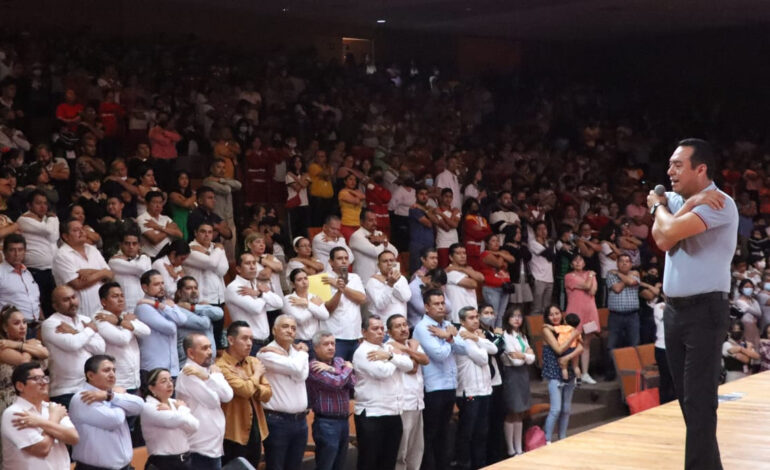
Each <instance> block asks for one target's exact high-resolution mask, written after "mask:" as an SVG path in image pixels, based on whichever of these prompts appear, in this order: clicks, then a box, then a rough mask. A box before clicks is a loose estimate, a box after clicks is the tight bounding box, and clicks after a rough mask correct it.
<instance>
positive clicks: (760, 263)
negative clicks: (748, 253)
mask: <svg viewBox="0 0 770 470" xmlns="http://www.w3.org/2000/svg"><path fill="white" fill-rule="evenodd" d="M765 266H766V263H765V261H764V260H762V261H757V263H756V267H757V269H759V270H760V271H763V270H764V269H765Z"/></svg>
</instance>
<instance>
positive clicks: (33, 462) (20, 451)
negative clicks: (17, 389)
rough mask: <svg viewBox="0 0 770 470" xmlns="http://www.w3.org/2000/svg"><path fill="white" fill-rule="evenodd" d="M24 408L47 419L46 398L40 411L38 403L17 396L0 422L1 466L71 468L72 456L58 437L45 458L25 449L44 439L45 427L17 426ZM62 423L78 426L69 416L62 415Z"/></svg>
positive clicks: (15, 468) (7, 468) (41, 469)
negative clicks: (19, 414) (17, 419)
mask: <svg viewBox="0 0 770 470" xmlns="http://www.w3.org/2000/svg"><path fill="white" fill-rule="evenodd" d="M24 411H28V412H31V413H33V414H36V415H39V416H41V417H42V418H43V419H45V420H48V402H45V401H44V402H43V404H42V408H41V410H40V411H39V412H38V411H37V408H35V405H33V404H32V403H30V402H28V401H27V400H25V399H23V398H22V397H19V396H17V397H16V400H15V401H14V402H13V404H12V405H11V406H9V407H8V408H6V409H5V411H3V418H2V422H1V423H0V429H1V430H2V436H3V437H2V442H3V465H2V468H4V469H5V470H28V469H34V470H70V455H69V453H68V452H67V446H66V445H65V444H64V443H63V442H61V441H59V440H58V439H55V440H54V443H53V446H52V447H51V450H50V451H49V452H48V455H47V456H45V457H42V458H41V457H35V456H34V455H32V454H30V453H28V452H24V449H25V448H27V447H29V446H33V445H35V444H37V443H38V442H40V441H42V440H43V439H44V438H45V437H44V436H43V430H42V429H40V428H26V429H17V428H16V426H14V425H13V423H12V421H13V420H14V419H15V418H17V416H15V414H16V413H21V412H24ZM59 424H60V425H61V426H64V427H67V428H74V427H75V425H73V424H72V421H70V419H69V417H67V416H65V417H64V418H62V420H61V421H59Z"/></svg>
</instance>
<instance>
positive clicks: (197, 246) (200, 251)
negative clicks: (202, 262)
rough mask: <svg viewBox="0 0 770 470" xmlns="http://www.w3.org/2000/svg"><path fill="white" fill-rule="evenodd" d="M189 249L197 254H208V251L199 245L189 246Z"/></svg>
mask: <svg viewBox="0 0 770 470" xmlns="http://www.w3.org/2000/svg"><path fill="white" fill-rule="evenodd" d="M190 249H191V250H194V251H197V252H198V253H203V254H205V255H207V254H209V252H208V250H207V249H205V248H203V247H202V246H200V245H190Z"/></svg>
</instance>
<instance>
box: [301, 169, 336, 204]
mask: <svg viewBox="0 0 770 470" xmlns="http://www.w3.org/2000/svg"><path fill="white" fill-rule="evenodd" d="M330 171H331V170H329V169H328V168H326V169H324V168H323V167H322V166H321V165H319V164H318V163H315V162H314V163H311V164H310V165H309V166H308V167H307V173H308V175H310V195H311V196H314V197H320V198H324V199H331V198H333V197H334V186H332V180H331V175H330V174H329V172H330Z"/></svg>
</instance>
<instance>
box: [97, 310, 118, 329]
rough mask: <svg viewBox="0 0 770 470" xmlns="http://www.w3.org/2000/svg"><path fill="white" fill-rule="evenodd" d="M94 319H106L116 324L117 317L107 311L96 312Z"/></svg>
mask: <svg viewBox="0 0 770 470" xmlns="http://www.w3.org/2000/svg"><path fill="white" fill-rule="evenodd" d="M94 320H96V321H106V322H107V323H109V324H111V325H115V326H118V317H116V316H115V315H110V314H109V313H98V314H96V316H94Z"/></svg>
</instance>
